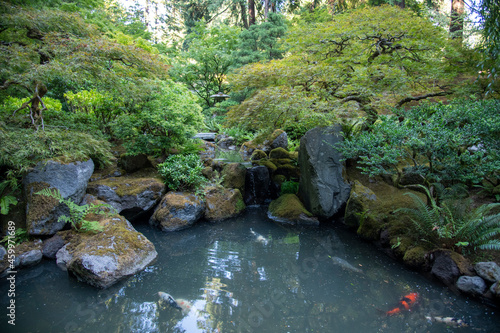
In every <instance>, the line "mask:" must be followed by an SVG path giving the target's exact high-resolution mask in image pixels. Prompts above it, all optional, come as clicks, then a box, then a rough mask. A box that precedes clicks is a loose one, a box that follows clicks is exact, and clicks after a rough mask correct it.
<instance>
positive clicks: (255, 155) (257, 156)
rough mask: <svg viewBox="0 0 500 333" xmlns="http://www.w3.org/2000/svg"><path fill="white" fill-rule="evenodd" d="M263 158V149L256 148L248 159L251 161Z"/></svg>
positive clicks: (265, 156) (264, 154)
mask: <svg viewBox="0 0 500 333" xmlns="http://www.w3.org/2000/svg"><path fill="white" fill-rule="evenodd" d="M263 158H267V154H266V153H265V152H264V151H263V150H260V149H256V150H254V152H253V153H252V156H251V157H250V160H252V161H258V160H261V159H263Z"/></svg>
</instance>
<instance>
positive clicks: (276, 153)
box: [269, 147, 291, 159]
mask: <svg viewBox="0 0 500 333" xmlns="http://www.w3.org/2000/svg"><path fill="white" fill-rule="evenodd" d="M269 158H274V159H281V158H286V159H290V158H291V157H290V153H289V152H288V151H287V150H286V149H284V148H281V147H279V148H274V149H273V150H271V152H270V153H269Z"/></svg>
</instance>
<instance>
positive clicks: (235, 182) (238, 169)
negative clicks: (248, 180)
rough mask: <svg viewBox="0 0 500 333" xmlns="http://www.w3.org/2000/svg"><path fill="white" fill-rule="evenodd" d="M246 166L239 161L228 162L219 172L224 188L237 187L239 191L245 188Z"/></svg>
mask: <svg viewBox="0 0 500 333" xmlns="http://www.w3.org/2000/svg"><path fill="white" fill-rule="evenodd" d="M246 173H247V168H246V167H245V166H244V165H243V164H241V163H229V164H226V165H225V166H224V168H223V169H222V172H221V177H222V178H223V181H222V184H223V185H224V187H226V188H237V189H238V190H240V192H241V193H243V191H244V190H245V177H246Z"/></svg>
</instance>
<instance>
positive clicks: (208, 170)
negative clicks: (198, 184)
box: [201, 166, 214, 179]
mask: <svg viewBox="0 0 500 333" xmlns="http://www.w3.org/2000/svg"><path fill="white" fill-rule="evenodd" d="M201 174H202V175H203V176H205V178H207V179H212V177H213V176H214V170H213V169H212V167H209V166H207V167H204V168H203V170H201Z"/></svg>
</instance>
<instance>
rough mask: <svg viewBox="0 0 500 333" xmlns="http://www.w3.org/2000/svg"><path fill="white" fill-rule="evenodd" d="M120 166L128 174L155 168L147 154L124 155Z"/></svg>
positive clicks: (119, 162) (119, 161)
mask: <svg viewBox="0 0 500 333" xmlns="http://www.w3.org/2000/svg"><path fill="white" fill-rule="evenodd" d="M118 166H119V167H121V168H123V169H124V170H125V171H126V172H129V173H132V172H136V171H138V170H141V169H145V168H152V167H153V165H152V164H151V162H150V161H149V159H148V157H147V155H146V154H138V155H127V154H122V155H121V156H120V158H119V159H118Z"/></svg>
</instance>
